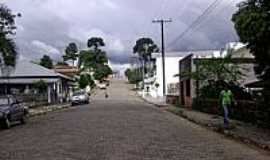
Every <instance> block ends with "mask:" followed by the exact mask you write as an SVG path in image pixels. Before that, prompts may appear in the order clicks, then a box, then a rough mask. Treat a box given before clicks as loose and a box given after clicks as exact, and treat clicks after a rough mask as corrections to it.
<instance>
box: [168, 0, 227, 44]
mask: <svg viewBox="0 0 270 160" xmlns="http://www.w3.org/2000/svg"><path fill="white" fill-rule="evenodd" d="M221 1H222V0H215V1H214V2H212V3H211V4H210V5H209V6H208V7H207V8H206V9H205V10H204V11H203V12H202V14H201V15H199V16H198V17H197V18H196V19H195V20H194V21H193V22H192V23H191V25H189V26H188V27H187V28H186V29H185V30H184V31H183V32H182V33H181V34H180V35H179V36H177V37H176V38H175V39H174V40H173V41H172V42H171V43H169V45H168V47H171V46H172V45H174V44H175V43H176V42H178V41H179V40H181V39H182V38H183V37H184V36H185V35H186V34H187V33H188V32H189V31H191V30H193V29H194V28H195V27H196V26H197V25H199V24H200V23H201V22H202V21H203V20H204V19H205V18H206V17H208V16H209V14H210V13H211V12H212V11H213V10H215V9H216V7H217V6H218V5H219V4H220V3H221Z"/></svg>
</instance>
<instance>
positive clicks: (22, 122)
mask: <svg viewBox="0 0 270 160" xmlns="http://www.w3.org/2000/svg"><path fill="white" fill-rule="evenodd" d="M20 121H21V124H25V123H26V116H25V115H24V116H23V117H22V118H21V120H20Z"/></svg>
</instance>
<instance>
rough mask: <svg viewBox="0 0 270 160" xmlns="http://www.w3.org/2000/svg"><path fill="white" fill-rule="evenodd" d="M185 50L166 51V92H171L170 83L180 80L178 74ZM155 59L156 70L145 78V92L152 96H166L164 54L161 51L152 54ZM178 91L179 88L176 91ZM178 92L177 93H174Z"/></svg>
mask: <svg viewBox="0 0 270 160" xmlns="http://www.w3.org/2000/svg"><path fill="white" fill-rule="evenodd" d="M185 54H186V53H185V52H170V53H166V57H165V83H166V90H165V92H166V94H165V95H167V94H168V93H169V85H171V84H175V85H177V83H178V82H179V77H177V76H176V75H177V74H178V68H179V61H180V60H181V59H182V58H183V57H184V55H185ZM152 58H153V59H154V66H155V72H154V75H153V76H152V77H149V78H146V79H145V92H147V93H148V94H149V95H151V96H152V97H155V98H157V97H164V96H165V95H163V68H162V56H161V53H154V54H153V55H152ZM176 92H178V90H177V91H176ZM174 94H177V93H174Z"/></svg>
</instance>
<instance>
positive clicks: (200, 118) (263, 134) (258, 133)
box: [167, 106, 270, 151]
mask: <svg viewBox="0 0 270 160" xmlns="http://www.w3.org/2000/svg"><path fill="white" fill-rule="evenodd" d="M167 110H168V111H170V112H173V113H175V114H177V115H179V116H181V117H184V118H186V119H188V120H190V121H192V122H194V123H196V124H199V125H202V126H205V127H207V128H210V129H212V130H214V131H217V132H219V133H222V134H224V135H226V136H228V137H231V138H234V139H236V140H240V141H242V142H244V143H247V144H252V145H255V146H257V147H260V148H262V149H265V150H269V151H270V130H269V129H262V128H259V127H256V126H254V125H252V124H248V123H244V122H241V121H237V120H230V123H231V126H232V127H231V129H229V130H224V129H223V117H220V116H216V115H211V114H206V113H202V112H198V111H194V110H189V109H185V108H178V107H173V106H170V107H169V108H167Z"/></svg>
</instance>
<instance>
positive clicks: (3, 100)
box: [0, 97, 9, 106]
mask: <svg viewBox="0 0 270 160" xmlns="http://www.w3.org/2000/svg"><path fill="white" fill-rule="evenodd" d="M7 104H9V101H8V98H5V97H2V98H0V106H3V105H7Z"/></svg>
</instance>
